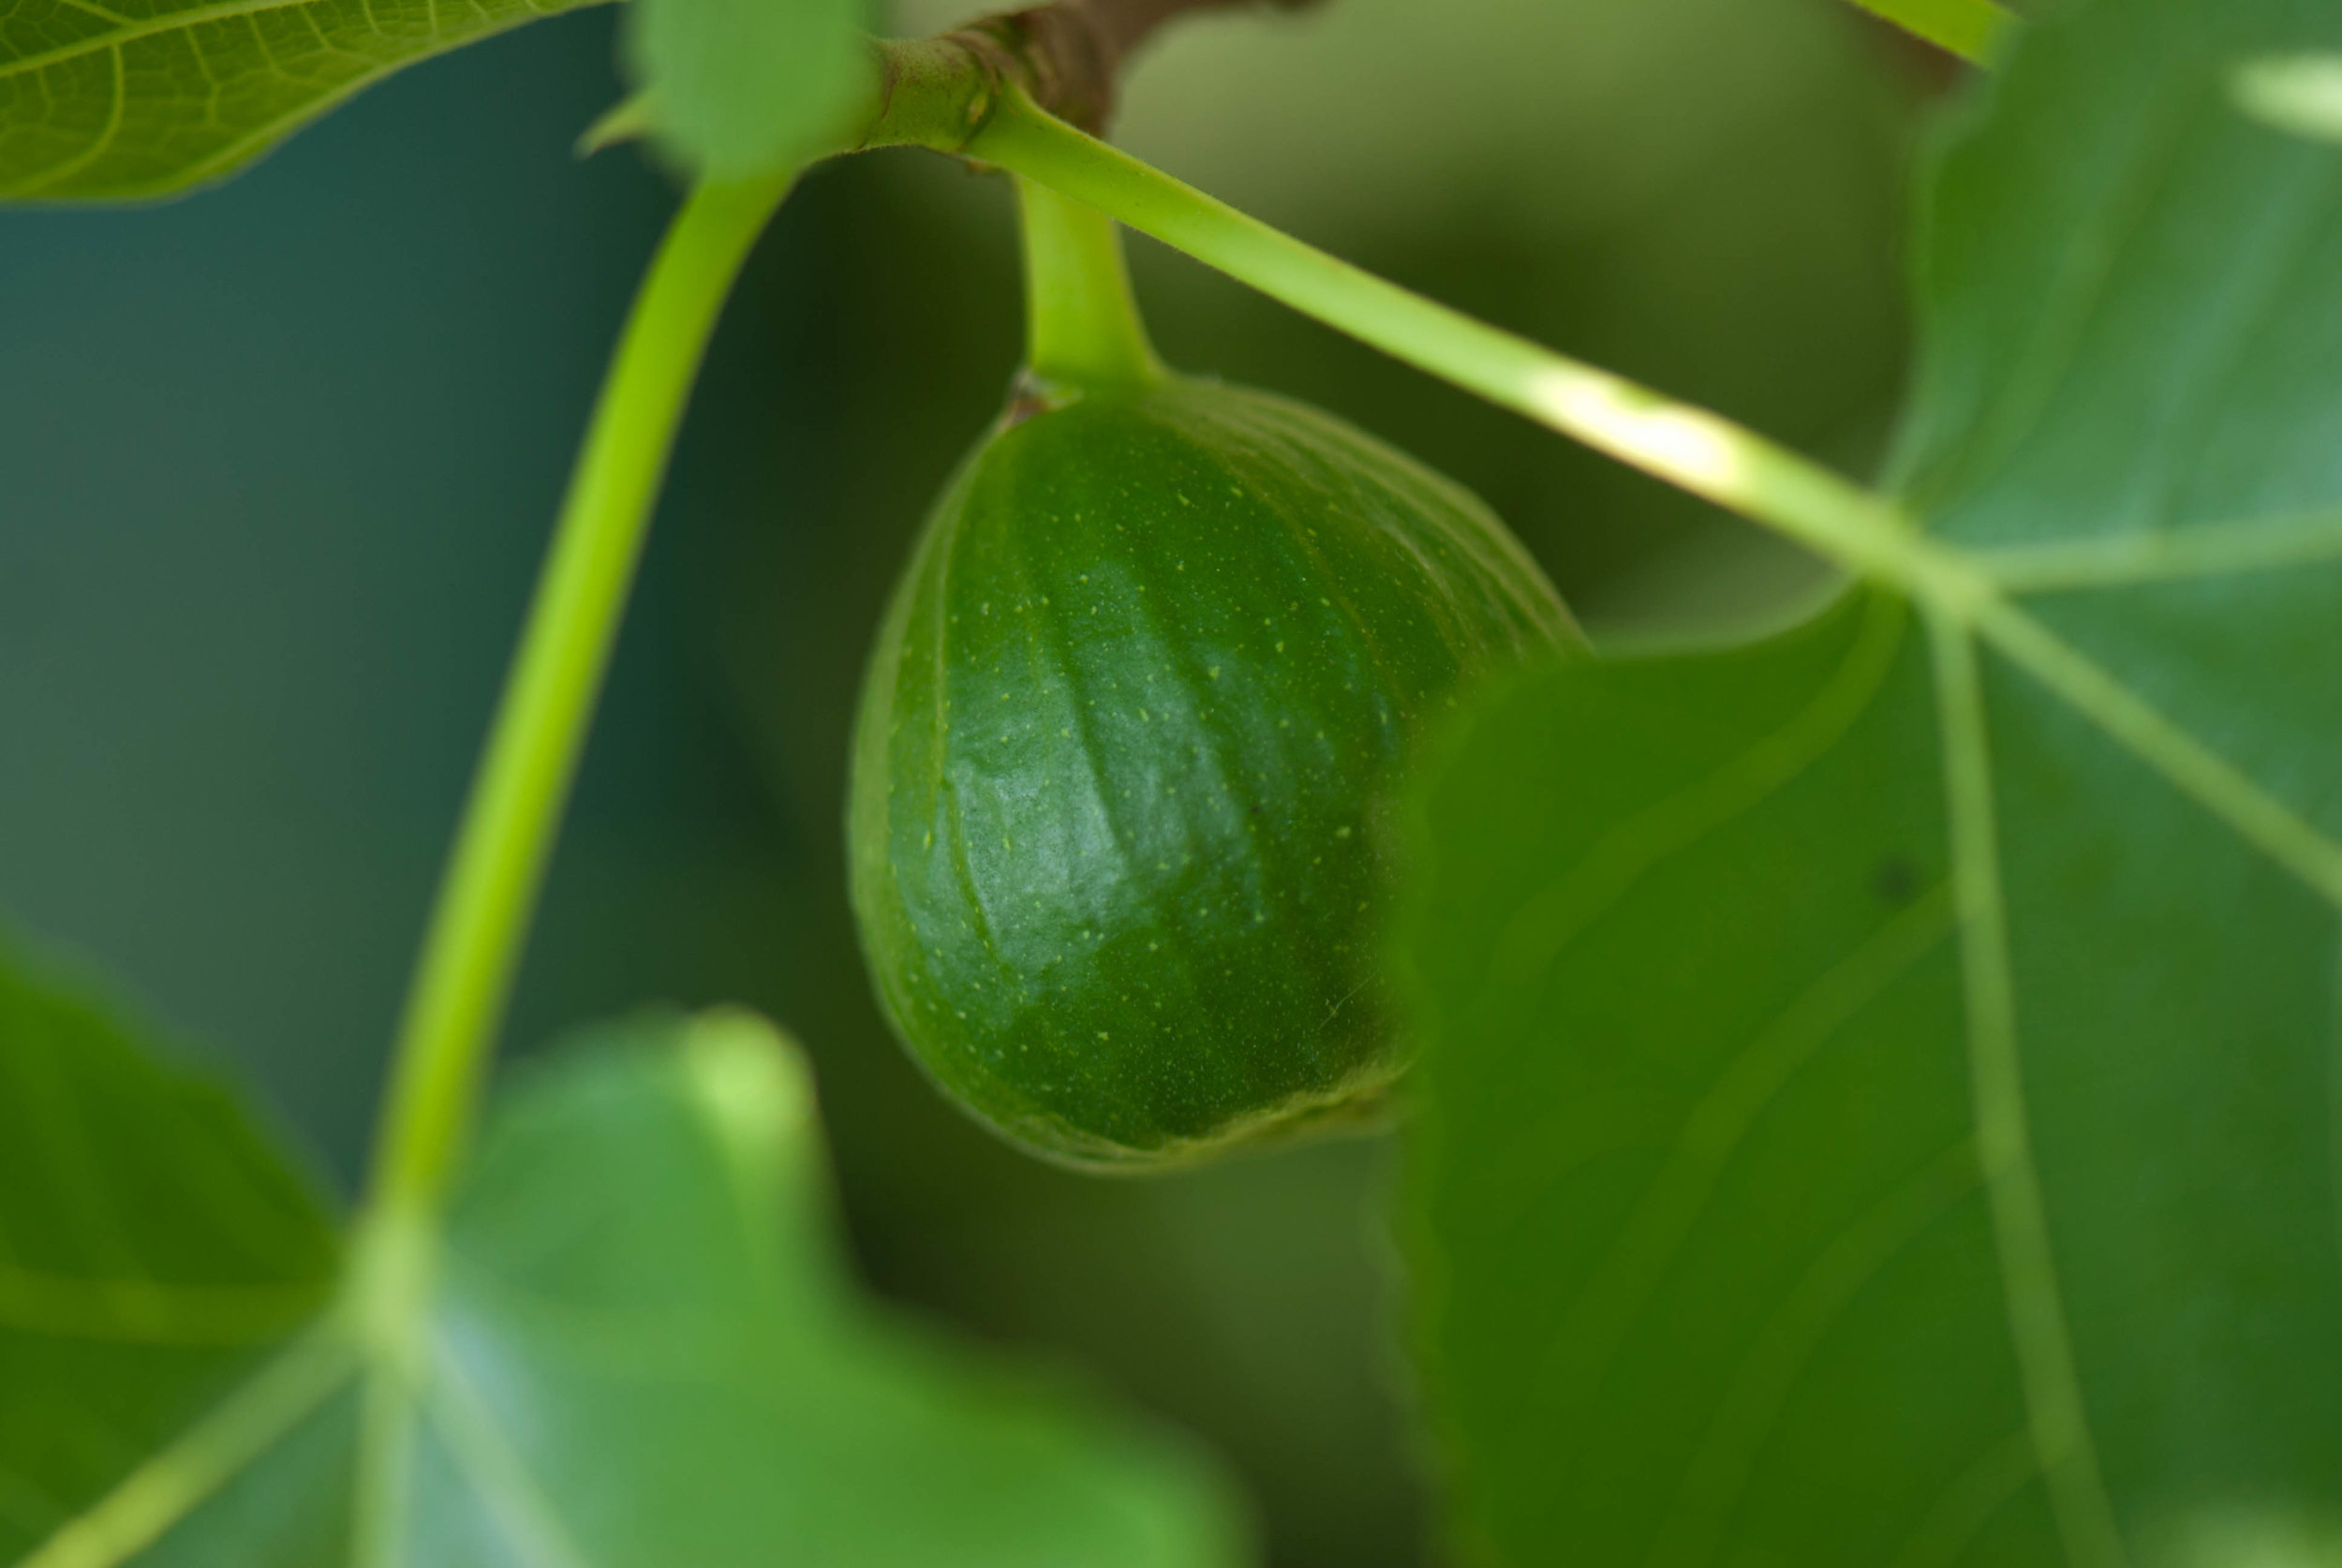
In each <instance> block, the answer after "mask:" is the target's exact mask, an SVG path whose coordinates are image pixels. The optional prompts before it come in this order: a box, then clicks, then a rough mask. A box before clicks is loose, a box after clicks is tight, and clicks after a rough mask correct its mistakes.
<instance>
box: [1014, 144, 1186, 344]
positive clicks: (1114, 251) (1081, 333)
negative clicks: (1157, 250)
mask: <svg viewBox="0 0 2342 1568" xmlns="http://www.w3.org/2000/svg"><path fill="white" fill-rule="evenodd" d="M1016 199H1017V211H1018V213H1019V214H1021V217H1022V225H1021V227H1022V229H1023V232H1024V241H1025V332H1026V354H1025V360H1026V364H1027V367H1028V368H1029V369H1030V370H1031V372H1032V373H1033V375H1034V376H1035V377H1038V378H1039V379H1040V380H1041V381H1042V382H1044V383H1045V384H1048V385H1056V386H1062V387H1067V388H1075V389H1081V390H1085V391H1088V390H1095V391H1107V390H1114V389H1129V388H1134V387H1143V386H1147V385H1149V384H1150V383H1152V382H1155V381H1159V380H1161V379H1163V374H1164V371H1163V362H1162V361H1160V360H1158V359H1157V358H1156V357H1155V350H1154V346H1153V345H1152V344H1150V343H1149V342H1148V341H1147V328H1146V324H1145V322H1144V321H1142V320H1141V319H1140V318H1139V314H1138V304H1137V302H1136V301H1135V300H1134V299H1133V298H1132V295H1131V278H1130V270H1129V268H1127V267H1126V266H1124V264H1123V261H1122V236H1121V233H1120V232H1119V229H1117V228H1116V227H1115V223H1114V220H1113V219H1112V218H1109V217H1107V216H1105V215H1104V214H1103V213H1100V212H1099V211H1098V210H1097V209H1096V208H1094V207H1085V206H1083V205H1082V204H1081V203H1080V202H1078V201H1073V200H1067V199H1066V198H1065V197H1062V196H1060V195H1059V194H1058V193H1057V192H1056V191H1053V190H1051V189H1049V188H1048V187H1047V186H1046V185H1034V184H1033V183H1032V182H1031V181H1030V180H1019V181H1017V182H1016Z"/></svg>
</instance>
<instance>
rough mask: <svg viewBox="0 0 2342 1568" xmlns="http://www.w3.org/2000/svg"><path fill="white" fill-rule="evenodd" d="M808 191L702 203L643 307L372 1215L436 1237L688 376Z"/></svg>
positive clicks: (691, 211) (416, 1003)
mask: <svg viewBox="0 0 2342 1568" xmlns="http://www.w3.org/2000/svg"><path fill="white" fill-rule="evenodd" d="M795 180H796V175H795V172H794V171H791V172H789V173H787V174H785V175H783V174H776V175H771V176H767V177H764V178H762V179H758V180H754V181H749V182H743V183H739V184H734V185H701V186H700V187H698V188H697V189H695V190H693V191H692V192H691V194H690V195H689V197H688V198H687V199H686V200H685V201H684V203H683V206H682V208H681V209H680V210H679V211H678V212H677V213H676V214H675V216H674V221H673V223H672V224H671V225H670V226H669V228H668V229H667V233H666V237H665V239H664V240H662V241H661V242H660V247H659V251H658V254H657V255H656V257H655V258H654V259H652V261H651V265H650V270H649V271H648V273H647V274H645V277H644V280H643V284H642V287H641V288H640V289H639V291H638V292H637V293H636V295H635V298H634V304H633V308H632V310H631V312H630V315H629V317H628V318H627V323H626V328H625V331H624V333H623V334H622V336H621V337H620V339H619V342H618V347H617V350H616V352H615V355H614V357H613V358H612V360H611V363H610V368H609V371H608V372H607V374H606V375H605V377H604V378H603V381H602V386H601V392H600V398H599V400H598V401H597V402H596V404H595V407H594V413H593V418H592V422H591V423H590V425H589V426H588V428H587V431H586V441H585V444H584V446H583V447H582V448H581V449H580V451H579V453H578V459H577V466H576V467H575V469H574V470H573V471H572V473H571V480H570V487H569V492H568V495H567V496H566V497H565V498H564V500H563V502H562V507H561V514H560V520H559V522H558V524H557V525H556V527H555V530H554V537H553V543H552V546H551V548H550V550H549V552H548V554H547V555H546V557H545V563H544V566H543V569H542V571H541V575H540V577H539V579H538V584H537V589H536V595H535V598H534V599H533V601H532V602H531V604H530V606H529V612H528V621H527V625H526V629H525V630H524V632H523V634H522V638H521V643H520V647H519V649H518V651H517V652H516V654H515V655H514V657H513V660H512V663H511V669H510V671H509V672H508V673H507V675H506V678H505V685H504V690H503V694H502V696H501V697H500V698H499V700H498V703H497V712H496V718H495V722H494V725H493V728H492V729H491V731H490V732H489V736H488V742H487V747H486V749H485V751H484V753H483V754H482V759H481V762H480V764H479V770H478V772H477V773H476V774H475V775H474V777H473V780H472V785H471V791H470V794H469V797H468V799H467V801H466V804H465V806H464V817H463V825H462V827H461V829H460V831H459V832H458V835H457V836H456V841H455V847H454V850H453V851H452V855H451V856H450V859H449V862H448V865H447V868H446V871H445V873H444V876H443V878H442V880H441V881H440V884H439V890H438V895H437V902H436V903H435V905H434V907H433V910H432V915H431V924H430V926H429V928H428V930H427V931H426V932H425V934H424V938H423V945H422V956H421V958H420V960H419V962H418V964H417V966H416V970H415V975H414V979H413V982H412V984H411V987H410V989H409V991H408V997H407V1003H406V1010H405V1013H404V1016H403V1017H402V1019H401V1022H400V1025H399V1029H398V1035H397V1039H396V1043H395V1045H394V1047H393V1055H392V1061H391V1083H390V1087H389V1090H388V1094H387V1097H386V1100H385V1102H384V1105H383V1109H382V1113H381V1118H380V1121H379V1124H378V1130H377V1136H376V1146H375V1151H374V1164H373V1169H372V1172H371V1174H370V1178H369V1186H368V1191H367V1199H368V1202H369V1205H370V1206H371V1208H372V1209H373V1210H374V1216H373V1217H374V1218H375V1219H381V1218H383V1217H385V1216H391V1217H396V1216H401V1215H404V1216H408V1217H412V1218H419V1219H422V1220H423V1221H424V1228H425V1229H434V1230H435V1229H436V1222H437V1212H438V1210H439V1209H440V1207H441V1206H443V1204H444V1201H445V1199H446V1195H447V1191H448V1188H449V1186H450V1183H451V1180H452V1173H453V1171H454V1169H455V1166H456V1164H457V1161H459V1160H460V1158H461V1157H462V1154H463V1151H464V1148H465V1146H466V1144H467V1140H468V1137H469V1133H470V1131H471V1127H472V1123H473V1121H474V1119H475V1117H476V1113H477V1109H478V1104H479V1101H480V1096H481V1090H482V1085H483V1084H484V1082H485V1080H486V1078H487V1070H488V1066H489V1062H490V1060H491V1058H492V1055H493V1046H494V1043H495V1038H496V1034H497V1028H498V1026H499V1025H500V1024H501V1022H502V1019H503V1015H504V1011H505V1005H506V1002H507V1000H508V999H509V998H510V995H511V984H512V974H513V970H514V969H515V967H516V964H517V961H518V958H519V955H520V952H521V948H522V943H523V940H524V939H525V937H526V933H527V928H528V923H529V919H530V917H531V915H532V914H533V913H534V911H535V909H536V904H537V896H538V893H539V890H540V888H541V884H542V882H543V879H544V870H545V865H546V862H547V861H548V859H549V858H550V856H551V851H552V846H553V842H554V838H555V836H556V830H557V828H558V826H559V823H560V819H561V814H562V809H563V807H564V806H565V805H566V804H567V802H568V798H569V793H570V786H571V781H572V780H573V778H574V777H575V776H576V772H577V761H578V757H579V754H580V752H581V751H582V750H583V748H584V743H585V737H586V729H587V727H588V725H589V723H590V721H591V718H592V715H593V710H594V704H595V701H596V699H597V697H598V696H599V694H600V688H601V681H602V675H603V673H604V672H605V671H606V670H607V668H608V666H609V661H610V650H611V646H612V644H613V643H615V640H616V635H617V629H618V624H619V620H620V618H621V616H622V614H623V613H624V610H625V605H626V598H627V591H628V589H629V587H630V585H631V584H632V582H633V577H634V569H635V563H636V562H637V560H638V559H639V558H640V556H641V554H642V544H643V537H644V534H645V529H646V527H647V525H648V523H649V520H650V515H651V510H652V505H653V502H654V500H655V499H656V497H657V495H658V491H659V484H660V479H661V477H662V476H663V475H664V473H665V471H666V466H667V458H668V454H669V453H670V451H673V449H674V435H675V429H676V426H677V425H678V424H679V423H680V422H681V420H682V415H683V409H684V406H685V403H686V402H687V400H688V398H689V393H690V389H691V382H692V379H693V377H695V376H696V375H697V373H698V369H699V363H700V360H701V357H702V355H703V353H704V350H705V348H706V346H707V340H708V336H709V334H710V333H711V332H712V330H713V329H714V326H715V323H716V318H717V315H718V313H719V310H720V309H721V307H722V304H723V301H724V297H725V295H726V294H727V293H728V292H729V291H730V289H731V287H732V281H733V279H734V276H736V275H737V274H738V273H739V270H740V266H741V263H742V262H743V261H744V260H746V259H747V257H748V253H749V247H750V245H751V244H754V242H755V239H756V236H757V235H758V234H759V233H760V232H761V231H762V230H763V227H764V224H765V220H766V219H767V218H769V217H770V216H771V215H772V214H773V211H774V210H775V209H776V208H777V207H778V205H779V204H780V201H781V200H782V198H783V197H785V196H786V195H787V194H788V192H789V188H790V187H791V186H792V185H793V184H794V183H795Z"/></svg>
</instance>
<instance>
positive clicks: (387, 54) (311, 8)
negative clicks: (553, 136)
mask: <svg viewBox="0 0 2342 1568" xmlns="http://www.w3.org/2000/svg"><path fill="white" fill-rule="evenodd" d="M588 3H591V0H0V200H20V201H22V200H40V201H58V200H124V199H129V198H139V197H152V196H162V195H168V194H170V193H171V192H174V191H179V190H183V189H185V188H186V187H187V186H190V185H200V184H202V183H203V182H205V181H207V180H213V179H217V178H219V177H221V176H222V175H225V174H229V173H230V172H233V171H234V170H237V169H238V168H241V167H242V166H243V165H244V164H245V163H247V162H249V161H250V160H251V159H253V158H255V157H258V156H259V155H260V154H261V153H263V152H265V151H266V150H267V149H268V148H270V147H271V146H274V144H275V143H276V142H277V141H280V140H281V139H283V138H284V137H285V136H287V135H289V134H290V133H291V132H292V131H294V130H296V129H298V128H299V127H300V126H304V125H305V124H307V123H308V122H309V121H311V120H313V119H316V118H317V117H318V116H319V115H320V114H323V113H324V112H325V111H327V110H329V109H332V108H333V107H334V105H336V104H338V103H340V102H341V101H342V100H343V99H344V98H347V97H348V96H350V95H352V94H353V93H356V92H357V91H358V90H359V89H361V88H363V87H364V86H366V85H368V84H369V83H371V82H373V81H378V80H379V79H380V78H382V77H384V76H387V75H389V74H390V73H391V72H392V71H394V70H396V69H398V68H399V67H401V66H405V65H408V64H409V63H411V62H413V61H416V60H420V59H422V58H424V57H426V56H428V55H433V54H437V53H441V52H445V51H447V50H450V49H453V48H455V47H456V46H457V45H459V44H465V43H469V42H471V41H472V40H474V39H475V38H482V37H487V36H488V35H489V34H491V33H497V32H501V31H502V30H504V29H505V28H508V27H514V26H518V25H519V24H520V23H522V22H532V21H535V20H536V19H537V18H539V17H541V16H549V15H552V14H554V13H556V12H558V11H563V10H568V9H570V8H571V7H572V6H576V5H583V4H588Z"/></svg>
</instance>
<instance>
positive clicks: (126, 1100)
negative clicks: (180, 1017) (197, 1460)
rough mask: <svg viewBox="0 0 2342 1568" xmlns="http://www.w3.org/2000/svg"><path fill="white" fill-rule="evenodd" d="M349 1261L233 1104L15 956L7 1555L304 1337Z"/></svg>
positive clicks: (0, 1300) (1, 1104) (10, 1038)
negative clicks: (342, 1261) (337, 1271)
mask: <svg viewBox="0 0 2342 1568" xmlns="http://www.w3.org/2000/svg"><path fill="white" fill-rule="evenodd" d="M334 1252H335V1244H334V1234H333V1231H332V1230H331V1228H330V1227H329V1225H328V1223H327V1220H326V1218H325V1215H324V1213H323V1211H322V1209H321V1208H320V1207H319V1204H318V1202H317V1199H316V1197H315V1196H314V1195H313V1194H312V1193H311V1191H309V1188H308V1186H307V1184H306V1183H305V1182H304V1181H303V1180H302V1179H301V1178H300V1177H299V1176H296V1175H295V1174H294V1173H293V1172H292V1171H291V1170H289V1168H288V1167H287V1165H286V1163H285V1161H284V1160H283V1159H282V1158H281V1157H280V1156H279V1155H278V1154H277V1152H276V1151H275V1150H274V1149H273V1148H272V1147H270V1146H269V1144H268V1142H267V1141H266V1140H265V1139H264V1138H263V1137H262V1136H261V1135H260V1134H259V1132H257V1131H256V1130H255V1129H254V1128H253V1126H252V1124H251V1122H250V1121H249V1120H248V1119H247V1118H246V1117H245V1114H244V1112H243V1111H242V1109H241V1108H240V1107H238V1106H237V1105H236V1104H235V1103H234V1102H232V1101H231V1100H230V1098H229V1097H228V1096H227V1095H225V1094H223V1093H221V1092H220V1091H219V1090H218V1089H217V1088H215V1087H213V1086H212V1085H210V1084H209V1083H206V1082H203V1081H201V1080H200V1079H198V1078H195V1077H192V1076H190V1075H187V1074H185V1073H184V1072H177V1071H174V1070H171V1069H169V1068H166V1067H165V1066H163V1065H162V1064H161V1063H159V1062H157V1061H156V1059H155V1058H152V1057H150V1056H149V1055H147V1054H146V1052H145V1051H144V1050H142V1049H141V1047H140V1046H139V1045H138V1044H136V1043H133V1042H132V1040H131V1039H130V1037H129V1036H128V1034H127V1033H126V1031H125V1030H124V1029H123V1028H121V1027H120V1026H119V1025H117V1024H116V1023H115V1022H113V1020H112V1019H111V1017H110V1016H109V1015H108V1014H107V1013H105V1012H104V1011H102V1010H101V1009H100V1008H98V1007H97V1006H96V1005H94V1004H93V1003H91V1002H89V1001H86V1000H84V999H82V998H79V997H77V996H75V995H73V994H71V993H69V992H67V990H65V989H63V988H60V987H58V986H55V985H53V984H49V983H47V982H45V981H42V980H39V979H37V978H35V977H34V976H33V975H32V974H31V973H29V972H28V971H27V970H26V969H23V968H22V967H21V966H20V965H19V964H18V962H17V961H16V960H14V959H13V958H11V957H9V956H8V955H7V954H6V953H5V952H0V1561H5V1562H14V1561H17V1559H18V1558H20V1557H21V1556H22V1555H23V1554H24V1552H25V1551H27V1550H28V1549H30V1547H31V1546H33V1544H34V1543H35V1542H37V1541H38V1540H39V1539H40V1538H41V1537H43V1536H44V1535H46V1534H48V1533H49V1532H50V1531H52V1530H54V1529H55V1528H56V1527H57V1526H58V1525H59V1524H60V1523H62V1522H63V1521H64V1520H66V1519H67V1518H69V1517H70V1516H73V1515H74V1514H75V1513H77V1512H79V1511H80V1510H81V1509H82V1508H83V1507H85V1506H86V1505H87V1504H88V1503H90V1502H91V1501H94V1500H95V1499H96V1497H97V1495H98V1494H99V1493H100V1492H102V1491H103V1490H104V1489H105V1488H106V1487H109V1486H111V1484H112V1483H114V1482H115V1481H117V1480H119V1479H120V1478H121V1477H122V1476H123V1475H124V1474H125V1473H126V1472H128V1471H129V1470H130V1469H131V1468H132V1466H133V1465H135V1464H136V1463H137V1461H138V1460H139V1459H140V1458H141V1457H142V1456H143V1455H144V1454H146V1453H147V1452H148V1451H149V1450H151V1449H152V1448H154V1447H155V1446H156V1444H157V1443H159V1442H162V1441H164V1440H165V1439H167V1438H169V1437H170V1436H172V1435H173V1434H175V1433H176V1432H177V1431H178V1430H179V1429H180V1428H181V1427H184V1426H185V1425H186V1423H187V1422H188V1421H189V1420H191V1419H192V1418H193V1417H194V1416H195V1415H196V1414H197V1413H199V1412H200V1411H201V1410H202V1409H203V1407H204V1406H205V1405H207V1404H208V1403H210V1402H211V1401H212V1400H213V1399H214V1398H217V1397H218V1395H219V1394H220V1393H221V1391H222V1390H223V1389H225V1388H227V1387H228V1386H230V1384H231V1383H233V1382H234V1381H235V1379H236V1376H237V1374H238V1373H239V1372H241V1371H243V1370H245V1369H246V1368H249V1367H251V1366H252V1365H253V1363H254V1362H255V1360H256V1359H257V1358H258V1357H259V1355H260V1354H263V1353H264V1352H265V1351H266V1350H267V1349H268V1347H270V1346H271V1345H272V1344H274V1343H276V1342H278V1341H281V1340H283V1339H285V1338H287V1336H288V1335H289V1333H290V1332H292V1331H293V1330H295V1329H297V1328H298V1327H299V1326H300V1324H302V1323H303V1322H304V1320H305V1319H306V1318H308V1317H309V1316H310V1315H311V1314H312V1313H313V1312H315V1310H316V1309H317V1308H318V1306H319V1303H320V1302H321V1301H322V1300H323V1299H324V1297H325V1295H326V1293H327V1292H328V1291H329V1290H330V1289H331V1288H332V1280H333V1274H334Z"/></svg>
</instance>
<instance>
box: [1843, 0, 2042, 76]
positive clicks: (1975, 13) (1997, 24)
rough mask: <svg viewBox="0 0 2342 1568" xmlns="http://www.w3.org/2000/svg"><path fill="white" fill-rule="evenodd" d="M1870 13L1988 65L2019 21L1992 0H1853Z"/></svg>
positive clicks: (1979, 64)
mask: <svg viewBox="0 0 2342 1568" xmlns="http://www.w3.org/2000/svg"><path fill="white" fill-rule="evenodd" d="M1853 3H1854V4H1855V5H1857V6H1860V7H1862V9H1864V10H1866V11H1868V12H1870V13H1871V14H1872V15H1873V16H1875V17H1879V18H1881V19H1883V20H1885V21H1888V22H1893V23H1894V24H1895V25H1896V26H1897V27H1900V28H1902V29H1903V30H1904V31H1905V32H1906V33H1908V34H1910V35H1911V36H1912V37H1918V38H1924V39H1926V40H1927V41H1928V42H1929V43H1932V44H1934V46H1935V47H1936V48H1937V49H1940V50H1944V51H1946V52H1949V53H1952V54H1957V55H1958V56H1960V58H1961V59H1963V60H1965V61H1967V62H1968V63H1969V64H1971V65H1977V66H1989V65H1991V64H1992V63H1993V62H1994V59H1995V58H1996V57H1997V56H1998V54H1999V52H2000V50H2001V47H2002V46H2003V45H2004V44H2006V43H2007V42H2008V39H2009V38H2010V37H2012V36H2013V35H2014V34H2015V32H2016V30H2017V25H2018V23H2019V22H2020V21H2021V20H2022V19H2021V18H2019V17H2018V15H2017V13H2016V12H2014V11H2012V10H2009V9H2008V7H2005V6H1999V5H1995V4H1994V0H1853Z"/></svg>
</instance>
